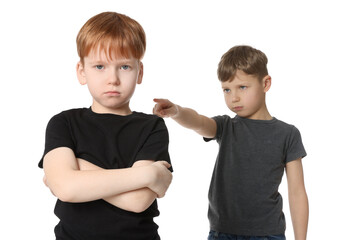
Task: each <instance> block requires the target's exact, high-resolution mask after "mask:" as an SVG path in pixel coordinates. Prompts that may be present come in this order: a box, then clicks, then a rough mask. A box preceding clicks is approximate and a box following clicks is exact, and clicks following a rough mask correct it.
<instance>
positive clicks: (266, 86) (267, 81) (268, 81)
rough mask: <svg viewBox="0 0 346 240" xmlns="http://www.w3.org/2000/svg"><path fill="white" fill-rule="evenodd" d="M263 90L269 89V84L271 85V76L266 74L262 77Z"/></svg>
mask: <svg viewBox="0 0 346 240" xmlns="http://www.w3.org/2000/svg"><path fill="white" fill-rule="evenodd" d="M262 82H263V91H264V92H265V93H266V92H268V91H269V89H270V87H271V85H272V78H271V76H269V75H267V76H265V77H264V78H263V80H262Z"/></svg>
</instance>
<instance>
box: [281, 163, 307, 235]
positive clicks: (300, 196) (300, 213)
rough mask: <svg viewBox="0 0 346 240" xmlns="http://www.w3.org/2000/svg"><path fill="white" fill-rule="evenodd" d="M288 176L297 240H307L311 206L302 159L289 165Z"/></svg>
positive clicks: (291, 209) (287, 166)
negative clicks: (306, 189) (305, 184)
mask: <svg viewBox="0 0 346 240" xmlns="http://www.w3.org/2000/svg"><path fill="white" fill-rule="evenodd" d="M286 175H287V184H288V196H289V203H290V211H291V218H292V224H293V229H294V236H295V239H296V240H305V239H306V235H307V228H308V219H309V204H308V197H307V194H306V191H305V186H304V175H303V166H302V161H301V159H297V160H295V161H291V162H289V163H287V165H286Z"/></svg>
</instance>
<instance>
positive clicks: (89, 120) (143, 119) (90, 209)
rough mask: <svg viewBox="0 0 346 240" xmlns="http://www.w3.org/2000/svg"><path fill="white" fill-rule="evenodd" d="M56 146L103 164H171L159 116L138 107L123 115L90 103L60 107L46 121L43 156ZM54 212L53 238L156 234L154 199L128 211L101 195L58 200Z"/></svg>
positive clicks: (138, 238) (128, 239)
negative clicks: (105, 111) (56, 221)
mask: <svg viewBox="0 0 346 240" xmlns="http://www.w3.org/2000/svg"><path fill="white" fill-rule="evenodd" d="M58 147H68V148H70V149H72V150H73V152H74V154H75V156H76V158H81V159H84V160H87V161H89V162H91V163H93V164H95V165H97V166H99V167H101V168H104V169H119V168H128V167H131V166H132V165H133V164H134V163H135V162H136V161H138V160H154V161H158V160H165V161H167V162H169V163H170V157H169V153H168V131H167V128H166V125H165V123H164V121H163V119H162V118H159V117H157V116H154V115H148V114H144V113H139V112H133V113H132V114H130V115H128V116H119V115H114V114H97V113H94V112H92V110H91V108H81V109H71V110H68V111H64V112H61V113H60V114H57V115H55V116H54V117H53V118H52V119H51V120H50V121H49V123H48V126H47V130H46V142H45V150H44V154H43V157H44V156H45V154H47V153H48V152H49V151H51V150H53V149H55V148H58ZM43 157H42V159H41V160H40V162H39V167H41V168H42V167H43ZM54 212H55V214H56V216H57V217H58V218H59V219H60V223H59V224H58V225H57V226H56V228H55V234H56V237H57V239H82V240H89V239H90V240H91V239H95V240H96V239H97V240H103V239H105V240H106V239H112V240H113V239H120V240H121V239H124V240H132V239H133V240H148V239H150V240H154V239H155V240H156V239H160V238H159V235H158V233H157V228H158V226H157V225H156V224H155V223H154V221H153V218H154V217H156V216H158V215H159V211H158V208H157V201H156V200H155V201H154V203H153V204H152V205H151V206H150V207H149V208H148V209H147V210H145V211H144V212H142V213H133V212H129V211H125V210H122V209H120V208H117V207H115V206H113V205H111V204H109V203H107V202H106V201H104V200H102V199H100V200H96V201H91V202H84V203H67V202H62V201H60V200H59V199H58V200H57V203H56V206H55V210H54Z"/></svg>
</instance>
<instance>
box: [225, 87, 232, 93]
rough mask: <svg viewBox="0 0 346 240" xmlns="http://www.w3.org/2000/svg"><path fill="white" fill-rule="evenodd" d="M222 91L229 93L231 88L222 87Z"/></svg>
mask: <svg viewBox="0 0 346 240" xmlns="http://www.w3.org/2000/svg"><path fill="white" fill-rule="evenodd" d="M223 92H224V93H230V92H231V89H228V88H224V89H223Z"/></svg>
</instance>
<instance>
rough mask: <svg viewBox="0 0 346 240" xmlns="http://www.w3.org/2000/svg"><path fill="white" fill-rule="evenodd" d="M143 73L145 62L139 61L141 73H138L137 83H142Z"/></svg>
mask: <svg viewBox="0 0 346 240" xmlns="http://www.w3.org/2000/svg"><path fill="white" fill-rule="evenodd" d="M143 74H144V69H143V63H142V62H141V61H139V73H138V79H137V84H141V83H142V80H143Z"/></svg>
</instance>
